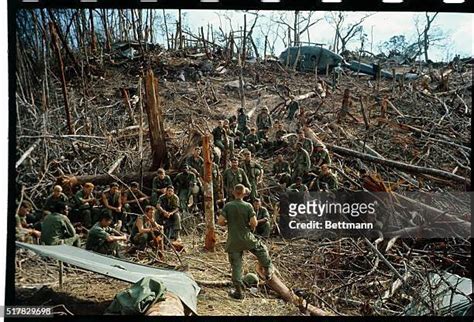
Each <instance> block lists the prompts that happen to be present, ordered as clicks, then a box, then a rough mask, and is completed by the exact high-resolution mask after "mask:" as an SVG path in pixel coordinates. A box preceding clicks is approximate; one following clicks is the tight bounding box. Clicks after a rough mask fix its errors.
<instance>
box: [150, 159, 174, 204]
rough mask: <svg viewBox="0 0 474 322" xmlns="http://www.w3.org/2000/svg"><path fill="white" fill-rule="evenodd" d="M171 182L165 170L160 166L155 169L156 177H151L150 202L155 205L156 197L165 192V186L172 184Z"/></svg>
mask: <svg viewBox="0 0 474 322" xmlns="http://www.w3.org/2000/svg"><path fill="white" fill-rule="evenodd" d="M172 185H173V182H172V181H171V178H170V176H169V175H167V174H166V171H165V170H164V169H162V168H160V169H158V170H157V171H156V177H154V178H153V183H152V192H151V200H150V204H151V205H152V206H155V207H156V203H157V202H158V198H159V197H160V196H161V195H162V194H164V193H165V192H166V187H168V186H172Z"/></svg>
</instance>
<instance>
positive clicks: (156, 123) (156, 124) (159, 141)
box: [145, 69, 168, 171]
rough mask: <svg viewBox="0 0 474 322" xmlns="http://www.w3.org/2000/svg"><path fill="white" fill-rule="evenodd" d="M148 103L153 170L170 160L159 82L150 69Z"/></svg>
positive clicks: (147, 92)
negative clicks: (159, 94) (159, 95)
mask: <svg viewBox="0 0 474 322" xmlns="http://www.w3.org/2000/svg"><path fill="white" fill-rule="evenodd" d="M145 90H146V104H145V109H146V113H147V115H148V126H149V131H148V133H149V135H150V143H151V150H152V160H153V161H152V166H151V171H153V170H157V169H158V168H160V167H162V166H163V165H164V164H165V163H166V162H167V161H168V152H167V150H166V142H165V129H164V126H163V112H162V110H161V106H160V101H159V97H158V82H157V81H155V76H154V75H153V71H152V70H151V69H148V71H147V73H146V87H145Z"/></svg>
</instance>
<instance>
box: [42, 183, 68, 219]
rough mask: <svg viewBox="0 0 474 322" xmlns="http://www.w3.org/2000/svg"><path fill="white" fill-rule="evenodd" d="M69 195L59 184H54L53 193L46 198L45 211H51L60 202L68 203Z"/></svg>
mask: <svg viewBox="0 0 474 322" xmlns="http://www.w3.org/2000/svg"><path fill="white" fill-rule="evenodd" d="M68 200H69V199H68V197H67V196H66V195H65V194H64V193H63V188H62V187H61V186H59V185H56V186H54V188H53V193H52V194H51V195H50V196H49V197H48V198H46V201H45V202H44V205H43V213H44V212H45V211H48V212H51V211H53V209H55V208H56V204H57V203H58V202H64V203H68Z"/></svg>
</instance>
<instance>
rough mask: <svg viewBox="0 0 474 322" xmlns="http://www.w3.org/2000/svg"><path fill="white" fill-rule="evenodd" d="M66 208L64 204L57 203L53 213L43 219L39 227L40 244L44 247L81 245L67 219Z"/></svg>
mask: <svg viewBox="0 0 474 322" xmlns="http://www.w3.org/2000/svg"><path fill="white" fill-rule="evenodd" d="M67 214H68V206H67V204H66V203H65V202H58V203H57V204H56V207H55V208H54V210H53V212H52V213H50V214H49V215H47V216H46V217H45V218H44V221H43V225H42V227H41V243H44V244H45V245H60V244H65V245H70V246H77V247H79V246H80V245H81V243H80V239H79V235H77V234H76V230H75V229H74V226H73V225H72V224H71V221H70V220H69V218H68V217H67Z"/></svg>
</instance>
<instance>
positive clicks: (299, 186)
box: [288, 177, 308, 192]
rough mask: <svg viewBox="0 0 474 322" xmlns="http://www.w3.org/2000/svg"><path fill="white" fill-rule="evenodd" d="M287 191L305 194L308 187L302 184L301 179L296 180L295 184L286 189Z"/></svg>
mask: <svg viewBox="0 0 474 322" xmlns="http://www.w3.org/2000/svg"><path fill="white" fill-rule="evenodd" d="M288 191H292V192H307V191H308V187H307V186H306V185H305V184H304V183H303V179H302V178H301V177H298V178H296V181H295V183H293V184H292V185H290V186H289V187H288Z"/></svg>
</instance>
